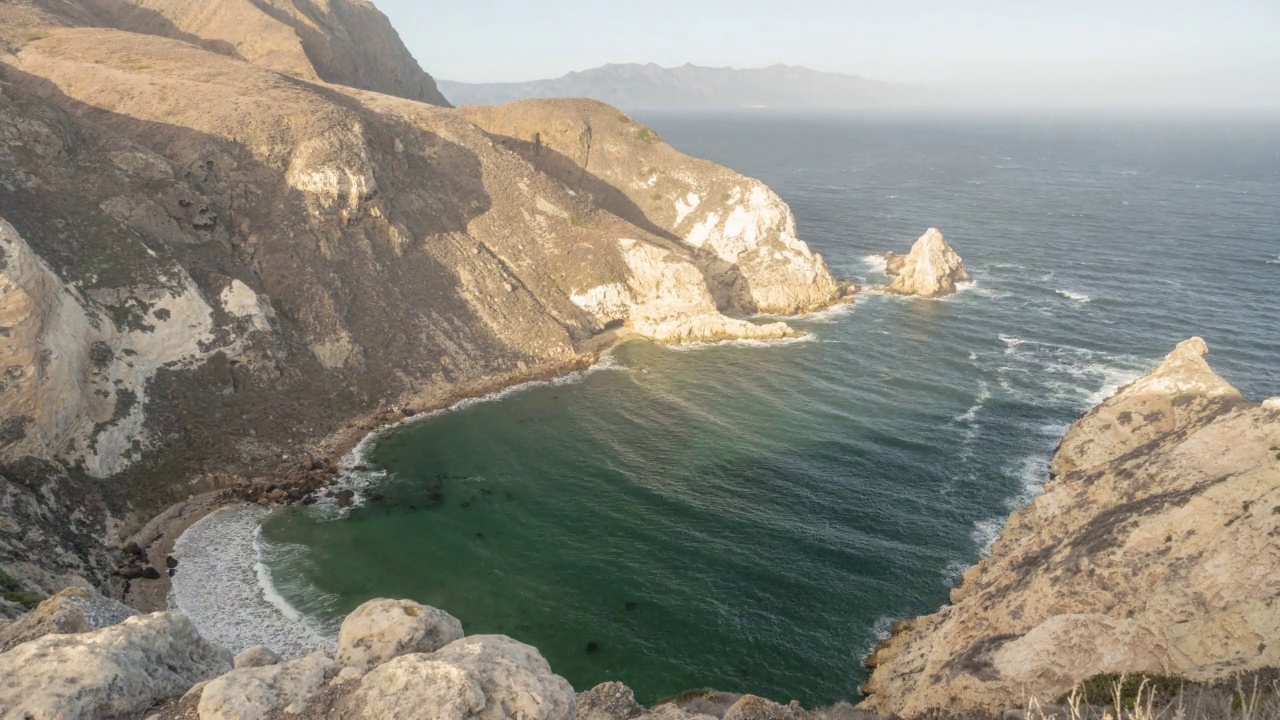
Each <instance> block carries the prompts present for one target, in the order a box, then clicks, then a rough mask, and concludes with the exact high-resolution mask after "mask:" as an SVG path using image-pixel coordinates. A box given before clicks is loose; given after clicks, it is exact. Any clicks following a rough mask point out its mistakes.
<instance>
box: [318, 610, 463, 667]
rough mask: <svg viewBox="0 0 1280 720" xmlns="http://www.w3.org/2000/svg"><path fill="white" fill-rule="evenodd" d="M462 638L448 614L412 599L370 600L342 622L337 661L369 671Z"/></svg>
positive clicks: (456, 621) (460, 631)
mask: <svg viewBox="0 0 1280 720" xmlns="http://www.w3.org/2000/svg"><path fill="white" fill-rule="evenodd" d="M462 636H463V633H462V623H461V622H459V621H458V619H457V618H455V617H454V616H452V615H450V614H449V613H447V612H445V611H443V610H438V609H436V608H433V607H428V606H426V605H421V604H419V603H416V602H414V601H412V600H386V599H378V600H370V601H369V602H367V603H365V604H363V605H361V606H360V607H358V608H356V609H355V611H354V612H352V613H351V614H350V615H348V616H347V619H346V620H343V621H342V628H341V629H340V630H339V631H338V662H339V663H341V664H343V665H346V666H349V667H355V668H360V669H361V670H370V669H372V668H375V667H377V666H378V665H381V664H382V663H385V662H387V661H388V660H391V659H392V658H396V657H399V656H400V655H406V654H409V653H429V652H433V651H435V650H438V649H440V648H442V647H444V646H446V645H448V644H449V643H451V642H453V641H455V640H460V639H461V638H462Z"/></svg>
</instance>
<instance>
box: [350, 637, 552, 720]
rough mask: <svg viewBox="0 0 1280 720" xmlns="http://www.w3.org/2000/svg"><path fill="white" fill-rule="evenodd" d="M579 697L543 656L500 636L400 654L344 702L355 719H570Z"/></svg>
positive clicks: (373, 674) (478, 638) (363, 682)
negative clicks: (426, 714) (425, 716)
mask: <svg viewBox="0 0 1280 720" xmlns="http://www.w3.org/2000/svg"><path fill="white" fill-rule="evenodd" d="M574 701H575V695H574V692H573V688H572V687H571V686H570V685H569V682H568V681H567V680H565V679H564V678H562V677H560V676H559V675H556V674H554V673H553V672H551V666H550V665H548V664H547V661H546V660H545V659H543V657H542V655H541V654H539V653H538V651H537V650H536V649H534V648H532V647H530V646H528V645H525V644H524V643H521V642H517V641H515V640H512V639H511V638H509V637H504V636H501V635H477V636H474V637H469V638H466V639H465V640H459V641H457V642H455V643H453V644H451V645H449V646H447V647H445V648H444V649H442V650H439V651H437V652H434V653H431V654H429V655H425V654H413V655H402V656H400V657H398V658H396V659H394V660H392V661H391V662H388V663H386V664H384V665H382V666H380V667H378V668H377V669H375V670H373V671H372V672H370V673H369V674H368V675H366V676H365V677H364V679H363V680H361V681H360V688H359V689H358V690H357V691H356V692H355V693H353V694H352V695H351V696H350V697H349V698H347V699H346V700H345V701H344V708H345V710H346V712H348V713H349V714H350V717H351V718H352V719H353V720H385V718H400V717H421V716H422V714H423V709H424V708H430V714H429V717H431V718H433V720H509V719H510V718H520V719H521V720H572V718H573V717H574Z"/></svg>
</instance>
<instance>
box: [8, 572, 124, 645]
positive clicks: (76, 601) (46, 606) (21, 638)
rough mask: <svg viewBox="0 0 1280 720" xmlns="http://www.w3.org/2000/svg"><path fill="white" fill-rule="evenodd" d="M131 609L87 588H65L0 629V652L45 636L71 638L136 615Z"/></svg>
mask: <svg viewBox="0 0 1280 720" xmlns="http://www.w3.org/2000/svg"><path fill="white" fill-rule="evenodd" d="M137 614H138V612H137V611H136V610H134V609H133V608H131V607H129V606H128V605H125V604H123V603H120V602H117V601H115V600H110V599H108V598H105V597H103V596H102V595H100V594H99V593H98V592H97V591H94V590H90V589H88V588H67V589H66V590H63V591H62V592H60V593H58V594H57V595H54V596H53V597H51V598H49V599H48V600H45V601H44V602H42V603H40V605H39V606H38V607H37V608H36V609H35V610H33V611H31V613H29V614H27V615H25V616H23V617H21V618H19V619H18V620H17V621H16V622H13V623H11V624H9V625H7V626H4V627H0V653H3V652H8V651H9V650H12V649H13V648H15V647H17V646H18V645H21V644H22V643H25V642H30V641H32V640H37V639H39V638H42V637H44V636H45V635H71V634H75V633H86V632H92V631H94V630H100V629H102V628H105V627H109V626H111V625H117V624H119V623H122V622H124V621H125V620H126V619H127V618H130V617H133V616H134V615H137Z"/></svg>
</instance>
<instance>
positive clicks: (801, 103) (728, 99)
mask: <svg viewBox="0 0 1280 720" xmlns="http://www.w3.org/2000/svg"><path fill="white" fill-rule="evenodd" d="M438 83H439V86H440V91H441V92H443V93H444V95H445V97H447V98H449V100H450V101H451V102H453V104H455V105H501V104H503V103H509V102H514V101H516V100H524V99H526V98H576V97H583V98H592V99H594V100H600V101H601V102H606V103H609V104H610V105H615V106H617V107H620V108H624V109H627V110H652V109H712V108H714V109H727V108H786V109H793V110H795V109H864V108H895V109H902V108H911V107H921V106H928V105H931V104H937V103H938V102H940V101H941V98H940V97H939V96H937V94H936V93H930V92H928V91H926V90H923V89H921V88H914V87H907V86H898V85H892V84H890V83H882V82H876V81H874V80H867V79H865V78H860V77H853V76H849V75H840V74H838V73H822V72H816V71H813V70H809V69H807V68H802V67H792V66H788V65H775V66H773V67H767V68H758V69H752V70H737V69H734V68H709V67H698V66H696V65H693V64H686V65H682V66H680V67H676V68H664V67H660V66H658V65H654V64H648V65H605V66H603V67H599V68H595V69H592V70H587V71H584V72H572V73H569V74H568V75H565V76H564V77H561V78H557V79H555V80H535V81H532V82H523V83H461V82H453V81H449V80H440V81H438Z"/></svg>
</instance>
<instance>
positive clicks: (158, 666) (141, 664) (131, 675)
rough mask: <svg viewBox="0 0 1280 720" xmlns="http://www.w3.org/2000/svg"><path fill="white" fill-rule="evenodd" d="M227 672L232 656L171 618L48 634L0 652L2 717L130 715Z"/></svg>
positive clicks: (50, 719) (37, 719)
mask: <svg viewBox="0 0 1280 720" xmlns="http://www.w3.org/2000/svg"><path fill="white" fill-rule="evenodd" d="M230 668H231V654H230V653H228V652H227V651H226V650H223V649H221V648H218V647H216V646H213V645H210V644H209V643H207V642H205V641H204V640H203V639H201V637H200V635H199V634H198V633H197V632H196V629H195V627H194V626H193V625H192V624H191V621H190V620H187V619H186V618H185V617H183V616H182V615H179V614H176V613H156V614H154V615H147V616H143V617H135V618H129V619H127V620H125V621H124V622H123V623H122V624H120V625H114V626H111V627H108V628H105V629H102V630H98V631H96V632H93V633H87V634H79V635H46V636H44V637H42V638H39V639H37V640H33V641H31V642H28V643H24V644H22V645H19V646H17V647H16V648H14V649H12V650H9V651H8V652H6V653H3V654H0V677H3V678H4V682H3V683H0V717H4V718H26V719H29V720H58V719H60V718H109V717H117V716H133V715H135V714H140V713H142V712H143V711H145V710H147V709H149V708H151V707H152V706H153V705H155V704H156V703H158V702H161V701H164V700H167V699H169V698H173V697H177V696H179V695H181V694H182V693H184V692H185V691H186V690H187V689H188V688H190V687H191V686H192V685H194V684H196V683H199V682H203V681H205V680H209V679H211V678H213V677H216V676H218V675H220V674H222V673H224V672H226V671H227V670H229V669H230Z"/></svg>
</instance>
